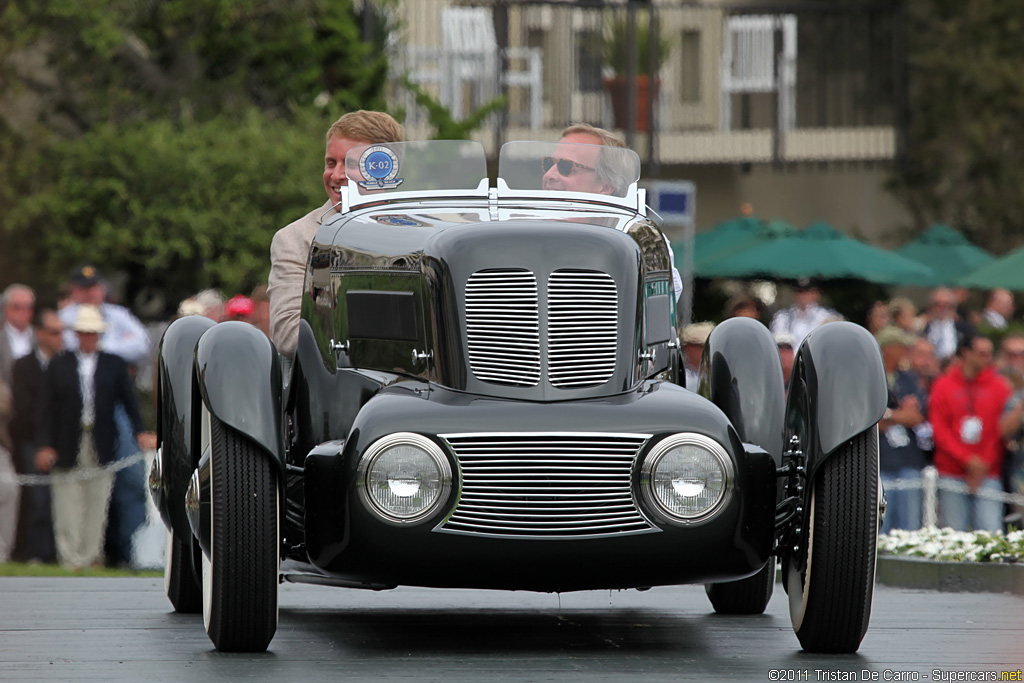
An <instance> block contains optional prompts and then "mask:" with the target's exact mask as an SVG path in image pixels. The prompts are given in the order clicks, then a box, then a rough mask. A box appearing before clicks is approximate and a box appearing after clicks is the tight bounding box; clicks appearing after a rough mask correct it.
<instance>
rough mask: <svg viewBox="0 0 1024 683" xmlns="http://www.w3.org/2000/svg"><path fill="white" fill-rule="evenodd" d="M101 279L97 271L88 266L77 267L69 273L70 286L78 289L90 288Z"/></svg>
mask: <svg viewBox="0 0 1024 683" xmlns="http://www.w3.org/2000/svg"><path fill="white" fill-rule="evenodd" d="M102 279H103V276H102V275H100V271H99V269H98V268H97V267H96V266H94V265H90V264H86V265H84V266H79V267H78V268H75V270H74V272H72V273H71V284H73V285H77V286H78V287H92V286H93V285H94V284H96V283H97V282H99V281H100V280H102Z"/></svg>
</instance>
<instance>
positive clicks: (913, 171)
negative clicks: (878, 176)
mask: <svg viewBox="0 0 1024 683" xmlns="http://www.w3.org/2000/svg"><path fill="white" fill-rule="evenodd" d="M1022 30H1024V3H1018V2H1003V1H1002V0H973V1H972V2H966V3H965V2H957V1H956V0H910V1H909V2H908V26H907V37H908V51H909V67H908V72H909V73H908V87H909V93H908V97H909V102H908V110H909V121H908V129H907V139H906V156H905V159H904V160H903V163H902V164H901V166H900V167H899V168H898V169H897V171H896V173H895V177H894V179H893V182H892V184H891V188H892V190H893V191H894V192H895V194H896V195H897V196H898V197H899V198H900V199H901V200H902V201H903V202H904V203H905V204H906V205H907V207H908V208H909V210H910V211H911V213H912V215H913V216H914V217H915V221H916V223H917V226H918V227H919V228H921V229H923V228H925V227H927V226H929V225H931V224H933V223H937V222H944V223H949V224H951V225H955V226H956V227H958V228H961V229H963V230H964V231H965V232H966V233H967V234H968V235H969V236H970V237H971V238H972V239H973V240H975V241H977V242H978V243H979V244H981V245H982V246H984V247H987V248H989V249H991V250H993V251H996V252H998V253H1002V252H1005V251H1008V250H1009V249H1011V248H1012V247H1015V246H1019V245H1020V244H1021V243H1022V242H1024V229H1022V228H1024V192H1022V191H1021V188H1024V166H1022V165H1021V163H1020V160H1021V159H1022V158H1024V127H1022V126H1021V125H1020V122H1021V120H1024V41H1022V40H1021V39H1020V36H1021V31H1022Z"/></svg>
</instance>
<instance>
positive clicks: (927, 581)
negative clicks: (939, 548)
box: [875, 555, 1024, 595]
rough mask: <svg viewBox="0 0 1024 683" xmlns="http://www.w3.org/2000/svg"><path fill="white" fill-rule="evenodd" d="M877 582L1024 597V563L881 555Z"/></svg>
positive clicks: (876, 574) (876, 576)
mask: <svg viewBox="0 0 1024 683" xmlns="http://www.w3.org/2000/svg"><path fill="white" fill-rule="evenodd" d="M875 582H876V583H879V584H882V585H884V586H890V587H892V588H914V589H919V590H932V591H939V592H943V593H1012V594H1014V595H1024V563H1020V562H1017V563H1012V562H939V561H935V560H927V559H923V558H917V557H893V556H887V555H879V557H878V566H877V569H876V570H875Z"/></svg>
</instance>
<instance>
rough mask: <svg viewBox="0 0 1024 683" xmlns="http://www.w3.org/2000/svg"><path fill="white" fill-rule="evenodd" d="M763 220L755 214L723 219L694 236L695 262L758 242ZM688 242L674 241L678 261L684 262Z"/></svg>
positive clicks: (673, 246) (695, 263) (673, 248)
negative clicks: (754, 215)
mask: <svg viewBox="0 0 1024 683" xmlns="http://www.w3.org/2000/svg"><path fill="white" fill-rule="evenodd" d="M762 225H763V224H762V222H761V221H760V220H758V219H757V218H754V217H753V216H740V217H738V218H730V219H729V220H726V221H722V222H721V223H719V224H718V225H716V226H715V227H713V228H711V230H708V231H707V232H702V233H700V234H698V235H696V236H695V237H694V238H693V263H694V266H699V264H700V263H702V262H703V261H705V260H707V259H708V258H709V257H714V256H715V255H717V254H720V253H723V252H724V253H732V252H733V251H734V250H736V249H738V248H740V247H743V246H746V245H750V244H756V243H757V242H758V241H759V238H758V237H757V233H758V230H760V229H761V227H762ZM685 249H686V244H685V243H684V242H683V240H676V241H675V242H673V243H672V251H673V252H675V257H676V263H677V264H679V263H682V262H683V254H684V251H685Z"/></svg>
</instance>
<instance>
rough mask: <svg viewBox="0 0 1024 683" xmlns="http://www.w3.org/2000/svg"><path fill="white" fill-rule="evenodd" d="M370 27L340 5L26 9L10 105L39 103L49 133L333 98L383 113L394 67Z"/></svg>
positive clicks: (15, 11)
mask: <svg viewBox="0 0 1024 683" xmlns="http://www.w3.org/2000/svg"><path fill="white" fill-rule="evenodd" d="M367 5H368V6H369V7H373V5H372V4H370V3H367ZM361 24H362V21H361V18H360V17H359V16H358V15H357V13H356V11H355V9H354V4H353V3H352V2H351V1H341V2H339V1H337V0H292V1H291V2H284V3H282V2H276V0H47V1H46V2H38V1H37V0H15V1H14V2H10V3H7V4H6V5H4V8H3V9H2V10H0V68H2V71H0V76H2V77H0V100H7V101H9V100H10V99H11V98H12V97H13V96H16V95H19V94H20V95H25V94H28V95H30V96H31V97H32V98H34V99H35V100H36V101H37V103H38V106H37V107H36V109H37V111H38V113H39V115H40V122H41V123H42V124H43V126H44V127H47V128H59V129H63V130H78V131H85V130H88V129H90V128H91V127H92V126H93V125H96V124H97V123H100V122H104V123H106V122H114V123H122V122H126V121H132V120H145V119H149V118H153V117H156V116H170V117H171V118H173V119H178V118H179V117H180V116H183V115H184V116H188V117H192V118H194V119H196V120H204V119H206V118H210V117H211V116H217V115H220V114H222V113H224V112H225V111H228V112H230V111H237V110H240V109H245V108H246V107H247V106H250V105H255V106H258V107H260V108H262V109H265V110H267V111H269V112H272V113H274V114H278V115H283V114H287V112H288V111H289V109H290V108H291V107H293V106H299V107H303V106H308V105H310V104H311V103H312V102H313V101H314V100H315V99H316V98H317V96H318V95H321V94H322V93H326V94H327V95H328V97H329V98H331V99H332V100H333V103H334V104H335V105H337V106H339V107H340V108H346V109H350V108H367V109H379V108H382V107H383V106H384V102H383V99H382V96H381V83H382V81H383V80H384V76H385V74H386V69H387V63H386V60H385V57H384V56H383V50H380V49H379V46H374V45H370V44H367V43H364V42H363V41H362V40H361V35H360V32H361Z"/></svg>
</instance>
